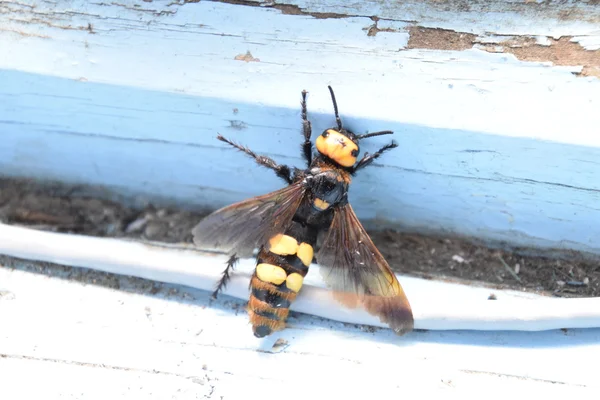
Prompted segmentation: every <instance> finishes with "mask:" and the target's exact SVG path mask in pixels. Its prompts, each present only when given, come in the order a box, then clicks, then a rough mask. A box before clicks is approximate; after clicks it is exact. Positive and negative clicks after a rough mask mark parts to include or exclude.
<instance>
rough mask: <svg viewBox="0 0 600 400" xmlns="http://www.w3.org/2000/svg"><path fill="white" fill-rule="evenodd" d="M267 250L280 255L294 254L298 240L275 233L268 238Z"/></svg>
mask: <svg viewBox="0 0 600 400" xmlns="http://www.w3.org/2000/svg"><path fill="white" fill-rule="evenodd" d="M269 251H270V252H271V253H274V254H279V255H280V256H289V255H291V254H296V252H297V251H298V241H297V240H296V239H294V238H293V237H291V236H288V235H282V234H278V235H275V236H273V237H272V238H271V239H270V240H269Z"/></svg>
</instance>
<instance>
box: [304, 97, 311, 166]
mask: <svg viewBox="0 0 600 400" xmlns="http://www.w3.org/2000/svg"><path fill="white" fill-rule="evenodd" d="M306 94H307V92H306V90H303V91H302V131H303V133H304V143H303V144H302V152H303V154H304V158H305V159H306V162H307V163H308V166H309V167H310V163H311V162H312V142H311V141H310V136H311V135H312V126H311V124H310V121H309V120H308V116H307V113H306Z"/></svg>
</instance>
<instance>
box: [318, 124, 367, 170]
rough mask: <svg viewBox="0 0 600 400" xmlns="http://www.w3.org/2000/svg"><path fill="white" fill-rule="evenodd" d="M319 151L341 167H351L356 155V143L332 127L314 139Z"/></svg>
mask: <svg viewBox="0 0 600 400" xmlns="http://www.w3.org/2000/svg"><path fill="white" fill-rule="evenodd" d="M315 144H316V146H317V150H319V153H321V154H323V155H324V156H327V157H329V158H331V159H332V160H333V161H335V162H336V163H338V164H340V165H341V166H342V167H351V166H353V165H354V163H355V162H356V157H358V145H357V144H356V143H354V142H353V141H352V140H350V139H349V138H348V137H346V136H344V135H343V134H341V133H340V132H338V131H336V130H334V129H328V130H326V131H325V132H323V134H322V135H321V136H319V137H318V138H317V141H316V143H315Z"/></svg>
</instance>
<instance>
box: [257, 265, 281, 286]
mask: <svg viewBox="0 0 600 400" xmlns="http://www.w3.org/2000/svg"><path fill="white" fill-rule="evenodd" d="M256 276H258V279H260V280H261V281H263V282H269V283H272V284H274V285H281V284H282V283H283V282H284V281H285V280H286V279H287V274H286V273H285V270H284V269H283V268H281V267H279V266H277V265H273V264H266V263H262V264H258V265H257V266H256Z"/></svg>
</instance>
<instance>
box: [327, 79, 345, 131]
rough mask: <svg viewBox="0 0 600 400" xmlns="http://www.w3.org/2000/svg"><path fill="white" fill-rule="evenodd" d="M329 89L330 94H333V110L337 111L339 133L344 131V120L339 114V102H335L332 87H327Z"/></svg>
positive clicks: (336, 119) (336, 118) (336, 120)
mask: <svg viewBox="0 0 600 400" xmlns="http://www.w3.org/2000/svg"><path fill="white" fill-rule="evenodd" d="M327 87H328V88H329V93H331V101H333V110H334V111H335V122H337V127H338V131H341V130H342V120H341V119H340V115H339V114H338V108H337V102H336V101H335V95H334V94H333V89H332V88H331V86H327Z"/></svg>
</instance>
